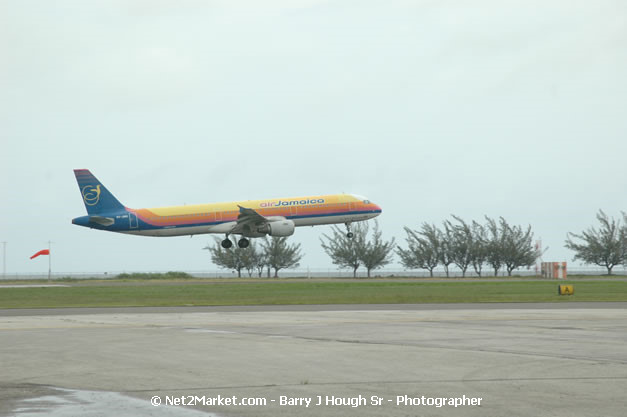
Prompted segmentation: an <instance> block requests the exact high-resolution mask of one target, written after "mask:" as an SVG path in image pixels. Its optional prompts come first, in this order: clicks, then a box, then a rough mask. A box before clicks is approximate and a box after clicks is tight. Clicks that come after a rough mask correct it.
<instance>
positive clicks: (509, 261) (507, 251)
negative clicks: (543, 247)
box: [500, 217, 540, 276]
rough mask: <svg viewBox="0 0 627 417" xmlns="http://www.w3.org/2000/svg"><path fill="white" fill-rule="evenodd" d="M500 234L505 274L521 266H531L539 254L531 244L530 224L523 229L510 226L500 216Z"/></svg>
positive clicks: (510, 273)
mask: <svg viewBox="0 0 627 417" xmlns="http://www.w3.org/2000/svg"><path fill="white" fill-rule="evenodd" d="M500 229H501V236H502V245H503V246H502V248H501V250H502V257H503V258H502V259H503V264H504V265H505V269H506V270H507V275H508V276H511V275H512V271H513V270H514V269H516V268H520V267H521V266H527V267H529V266H532V265H533V264H534V263H535V262H536V259H538V257H539V256H540V254H539V250H538V249H536V248H535V246H534V244H533V233H532V232H531V226H527V229H526V230H523V228H522V226H510V225H509V224H508V223H507V222H506V221H505V219H504V218H502V217H501V218H500Z"/></svg>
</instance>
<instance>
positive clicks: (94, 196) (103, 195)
mask: <svg viewBox="0 0 627 417" xmlns="http://www.w3.org/2000/svg"><path fill="white" fill-rule="evenodd" d="M74 175H75V176H76V182H78V188H79V190H80V191H81V195H82V197H83V202H84V203H85V208H86V209H87V214H89V215H93V214H100V213H105V212H109V211H115V210H125V209H126V207H124V205H123V204H122V203H120V202H119V201H118V199H117V198H115V197H114V196H113V194H111V193H110V192H109V190H107V189H106V187H105V186H104V185H102V184H101V183H100V181H98V179H97V178H96V177H94V176H93V174H92V173H91V172H89V170H88V169H75V170H74Z"/></svg>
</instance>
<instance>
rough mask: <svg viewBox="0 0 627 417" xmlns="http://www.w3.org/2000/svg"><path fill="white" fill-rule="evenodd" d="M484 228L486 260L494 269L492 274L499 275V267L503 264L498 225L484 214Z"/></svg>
mask: <svg viewBox="0 0 627 417" xmlns="http://www.w3.org/2000/svg"><path fill="white" fill-rule="evenodd" d="M486 221H487V222H488V223H487V224H486V228H485V230H486V231H487V241H486V244H485V250H486V253H487V255H486V261H487V263H488V264H489V265H491V266H492V268H493V269H494V276H495V277H496V276H498V275H499V269H501V267H502V266H503V240H504V237H503V236H502V233H501V230H500V229H499V225H498V224H497V223H496V221H495V220H494V219H491V218H489V217H488V216H486Z"/></svg>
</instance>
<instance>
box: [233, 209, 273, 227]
mask: <svg viewBox="0 0 627 417" xmlns="http://www.w3.org/2000/svg"><path fill="white" fill-rule="evenodd" d="M237 207H239V215H238V216H237V225H238V226H239V225H240V224H241V225H244V224H254V225H255V226H260V225H262V224H264V223H267V222H268V219H267V218H265V217H264V216H262V215H261V214H259V213H257V212H256V211H255V210H253V209H251V208H246V207H242V206H237Z"/></svg>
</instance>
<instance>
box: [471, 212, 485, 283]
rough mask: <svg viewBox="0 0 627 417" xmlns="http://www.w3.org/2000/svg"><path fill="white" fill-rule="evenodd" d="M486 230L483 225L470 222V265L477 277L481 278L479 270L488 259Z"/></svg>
mask: <svg viewBox="0 0 627 417" xmlns="http://www.w3.org/2000/svg"><path fill="white" fill-rule="evenodd" d="M487 242H488V239H487V237H486V228H485V227H483V225H481V224H479V223H477V222H476V221H474V220H473V221H472V248H471V262H470V263H471V264H472V268H473V269H474V270H475V272H476V273H477V275H478V276H481V269H482V268H483V264H484V263H485V262H486V259H487V257H488V251H487Z"/></svg>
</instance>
